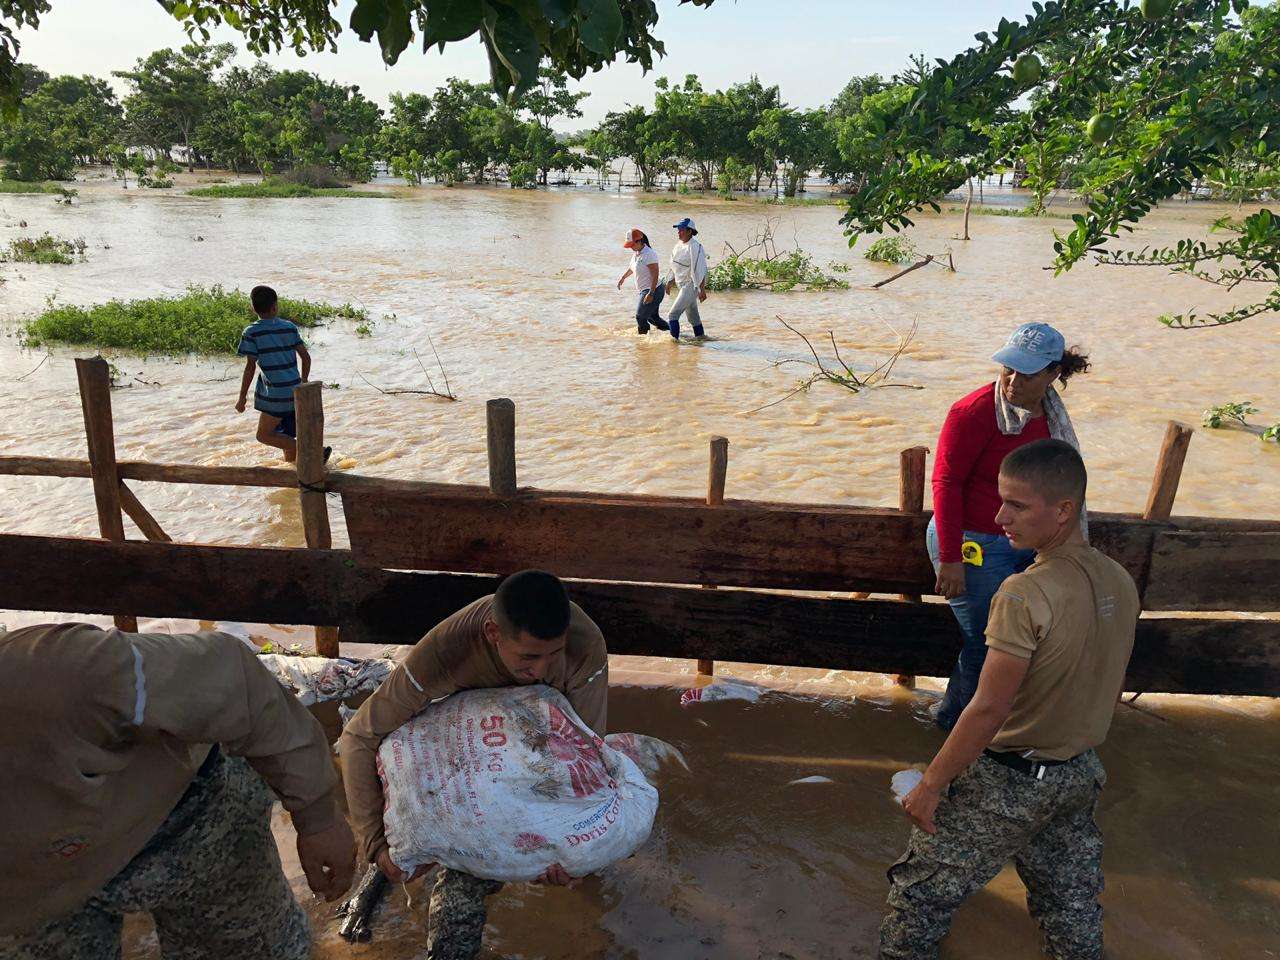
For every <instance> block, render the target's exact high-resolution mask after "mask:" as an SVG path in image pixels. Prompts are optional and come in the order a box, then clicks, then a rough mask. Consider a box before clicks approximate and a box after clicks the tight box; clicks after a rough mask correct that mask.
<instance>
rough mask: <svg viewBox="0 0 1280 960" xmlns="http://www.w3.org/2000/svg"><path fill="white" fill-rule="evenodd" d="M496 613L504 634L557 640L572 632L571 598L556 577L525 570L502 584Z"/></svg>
mask: <svg viewBox="0 0 1280 960" xmlns="http://www.w3.org/2000/svg"><path fill="white" fill-rule="evenodd" d="M493 609H494V613H495V614H497V618H498V625H499V626H501V627H502V628H503V631H504V632H508V633H509V632H513V631H519V632H520V633H528V634H532V635H533V636H535V637H537V638H538V639H539V640H554V639H555V638H556V637H559V636H562V635H563V634H564V632H565V631H566V630H568V629H569V595H568V594H567V593H565V589H564V584H563V583H561V582H560V578H559V577H557V576H556V575H555V574H552V573H547V572H546V571H545V570H521V571H520V572H519V573H513V574H512V575H511V576H509V577H507V579H505V580H503V581H502V583H500V584H499V585H498V592H497V593H496V594H495V595H494V604H493Z"/></svg>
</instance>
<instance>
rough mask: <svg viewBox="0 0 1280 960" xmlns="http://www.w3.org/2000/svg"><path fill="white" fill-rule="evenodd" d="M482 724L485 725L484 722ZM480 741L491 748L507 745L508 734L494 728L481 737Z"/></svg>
mask: <svg viewBox="0 0 1280 960" xmlns="http://www.w3.org/2000/svg"><path fill="white" fill-rule="evenodd" d="M481 726H484V724H481ZM480 742H481V743H483V744H484V745H485V746H486V747H489V748H490V749H493V748H495V747H505V746H506V745H507V735H506V734H505V733H499V732H498V731H496V730H494V731H491V732H489V733H486V734H485V735H484V736H483V737H481V738H480Z"/></svg>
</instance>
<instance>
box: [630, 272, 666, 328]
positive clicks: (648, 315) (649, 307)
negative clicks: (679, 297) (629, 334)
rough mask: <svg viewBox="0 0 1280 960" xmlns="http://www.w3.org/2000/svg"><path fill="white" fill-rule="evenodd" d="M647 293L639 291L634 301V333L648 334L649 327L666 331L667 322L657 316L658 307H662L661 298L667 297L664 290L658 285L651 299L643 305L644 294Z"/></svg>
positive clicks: (646, 291)
mask: <svg viewBox="0 0 1280 960" xmlns="http://www.w3.org/2000/svg"><path fill="white" fill-rule="evenodd" d="M648 292H649V291H648V290H641V291H640V296H639V297H638V298H637V299H636V333H648V332H649V327H651V326H653V327H656V328H657V329H659V330H666V329H667V321H665V320H663V319H662V318H661V317H660V316H658V307H659V306H661V305H662V298H663V297H665V296H666V295H667V291H666V288H665V287H663V286H662V284H658V289H656V290H654V291H653V299H652V300H650V301H649V302H648V303H645V302H644V298H645V294H647V293H648Z"/></svg>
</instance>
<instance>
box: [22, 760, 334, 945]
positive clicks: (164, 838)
mask: <svg viewBox="0 0 1280 960" xmlns="http://www.w3.org/2000/svg"><path fill="white" fill-rule="evenodd" d="M140 912H145V913H150V914H152V915H153V916H154V918H155V922H156V932H157V934H158V935H159V939H160V952H161V955H162V956H163V957H164V960H224V958H233V957H234V958H236V960H303V958H305V957H307V956H308V955H309V954H310V948H311V937H310V931H309V929H308V926H307V918H306V915H305V914H304V913H303V912H302V908H301V907H299V906H298V903H297V901H296V900H295V899H294V897H293V892H292V891H291V890H290V889H289V883H288V881H287V880H286V879H285V876H284V871H283V869H282V868H281V866H280V854H279V852H278V851H277V850H276V844H275V839H274V838H273V837H272V835H271V794H270V792H269V791H268V790H267V787H266V784H264V783H263V782H262V779H261V778H260V777H259V776H258V775H257V774H256V773H254V772H253V770H252V768H250V767H249V765H248V764H247V763H245V761H244V760H241V759H239V758H228V757H222V756H218V757H214V758H213V759H212V760H211V761H210V762H208V763H207V764H206V765H205V767H203V768H202V769H201V772H200V774H199V775H198V776H197V777H196V779H195V780H193V781H192V783H191V786H190V787H189V788H188V790H187V792H186V793H185V794H184V795H183V797H182V800H180V801H179V803H178V805H177V806H176V807H174V809H173V811H172V812H171V813H170V814H169V816H168V817H167V818H166V819H165V821H164V823H163V824H161V826H160V829H159V830H157V831H156V833H155V835H154V836H153V837H152V838H151V841H150V842H149V843H148V844H147V846H146V847H145V848H144V849H143V850H142V852H141V853H139V854H138V855H137V856H136V857H134V858H133V859H132V860H131V861H130V862H129V864H128V865H127V866H126V867H125V868H124V869H123V870H121V871H120V873H118V874H116V876H114V877H112V878H111V879H110V880H108V881H107V883H106V884H105V885H104V886H103V887H102V889H101V890H99V891H98V892H97V893H96V894H94V895H93V896H92V897H91V898H90V899H89V902H88V903H86V904H85V905H84V906H83V907H81V908H80V909H79V910H78V911H77V912H75V913H73V914H71V915H70V916H69V917H64V918H62V919H60V920H55V921H54V922H53V923H50V924H49V925H48V926H46V927H45V928H44V929H43V930H41V931H39V932H38V933H36V934H33V935H29V936H26V937H21V938H2V937H0V960H112V958H117V960H118V958H119V957H120V954H121V945H120V931H121V924H122V921H123V915H124V914H126V913H140Z"/></svg>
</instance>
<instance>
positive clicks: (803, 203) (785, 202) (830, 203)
mask: <svg viewBox="0 0 1280 960" xmlns="http://www.w3.org/2000/svg"><path fill="white" fill-rule="evenodd" d="M760 202H761V203H773V204H777V205H778V206H781V207H835V206H839V205H840V204H842V203H844V201H843V200H841V199H840V198H839V197H769V198H768V199H765V200H761V201H760Z"/></svg>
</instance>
